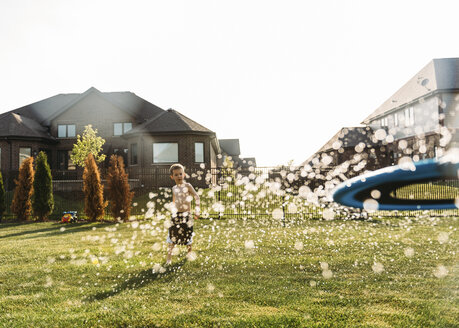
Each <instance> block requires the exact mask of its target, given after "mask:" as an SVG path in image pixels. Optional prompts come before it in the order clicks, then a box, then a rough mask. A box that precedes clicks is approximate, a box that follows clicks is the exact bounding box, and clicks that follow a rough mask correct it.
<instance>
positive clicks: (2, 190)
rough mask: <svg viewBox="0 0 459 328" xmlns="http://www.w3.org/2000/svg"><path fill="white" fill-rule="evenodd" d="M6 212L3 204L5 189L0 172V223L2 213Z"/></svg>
mask: <svg viewBox="0 0 459 328" xmlns="http://www.w3.org/2000/svg"><path fill="white" fill-rule="evenodd" d="M5 211H6V203H5V188H4V187H3V177H2V172H1V171H0V221H1V220H2V217H3V213H5Z"/></svg>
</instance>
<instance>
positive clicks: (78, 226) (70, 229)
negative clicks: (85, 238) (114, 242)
mask: <svg viewBox="0 0 459 328" xmlns="http://www.w3.org/2000/svg"><path fill="white" fill-rule="evenodd" d="M33 223H36V222H26V223H17V224H11V225H10V224H8V227H15V226H23V225H26V224H33ZM93 223H94V222H81V223H72V224H71V225H64V224H61V223H58V222H56V223H54V224H53V225H52V227H49V228H43V229H34V230H27V231H21V232H16V233H11V234H8V235H4V236H0V239H4V238H12V237H19V236H28V237H27V238H26V239H32V238H41V237H50V236H55V235H63V234H68V233H75V232H81V231H86V230H90V229H92V228H93V227H98V226H99V225H103V226H106V225H109V224H111V223H100V224H98V225H92V224H93ZM113 224H116V222H114V223H113ZM61 228H65V230H64V231H61ZM43 232H46V233H44V234H42V233H43ZM34 234H38V235H34Z"/></svg>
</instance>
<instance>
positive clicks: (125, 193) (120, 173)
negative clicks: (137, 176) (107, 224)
mask: <svg viewBox="0 0 459 328" xmlns="http://www.w3.org/2000/svg"><path fill="white" fill-rule="evenodd" d="M107 192H108V199H109V201H110V205H111V206H110V211H111V213H112V215H113V217H114V218H120V219H121V220H123V221H126V220H127V219H129V215H130V213H131V201H132V197H134V192H131V191H130V189H129V182H128V174H127V173H126V171H125V170H124V162H123V157H121V156H117V155H112V156H110V166H109V167H108V172H107Z"/></svg>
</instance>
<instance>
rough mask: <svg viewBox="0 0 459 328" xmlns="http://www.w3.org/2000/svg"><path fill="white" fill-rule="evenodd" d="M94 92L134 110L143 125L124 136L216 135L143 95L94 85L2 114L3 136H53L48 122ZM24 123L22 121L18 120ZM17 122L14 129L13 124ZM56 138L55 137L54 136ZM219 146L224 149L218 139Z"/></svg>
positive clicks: (136, 118)
mask: <svg viewBox="0 0 459 328" xmlns="http://www.w3.org/2000/svg"><path fill="white" fill-rule="evenodd" d="M90 94H97V95H98V96H100V97H102V98H104V99H105V100H106V101H108V102H110V103H111V104H113V105H114V106H115V107H117V108H119V109H121V110H123V111H125V112H127V113H128V114H130V115H131V116H132V117H133V118H134V119H135V120H136V121H137V122H136V123H138V124H139V125H137V126H135V127H134V128H133V129H132V130H130V131H129V132H128V133H126V134H124V135H123V136H129V135H133V134H137V133H160V134H161V133H191V134H206V135H214V136H215V132H213V131H211V130H209V129H207V128H206V127H204V126H202V125H201V124H199V123H197V122H195V121H193V120H192V119H190V118H188V117H186V116H185V115H183V114H181V113H179V112H178V111H176V110H174V109H169V110H167V111H165V110H163V109H161V108H160V107H158V106H156V105H153V104H152V103H150V102H148V101H146V100H144V99H142V98H140V97H139V96H137V95H136V94H134V93H132V92H100V91H99V90H97V89H96V88H94V87H91V88H89V89H88V90H86V91H85V92H83V93H81V94H79V93H72V94H59V95H56V96H53V97H50V98H47V99H44V100H41V101H38V102H36V103H33V104H30V105H27V106H24V107H20V108H18V109H15V110H11V111H9V112H6V113H3V114H0V122H1V124H2V125H0V129H1V133H0V136H3V137H6V136H26V137H40V138H44V137H46V138H52V137H51V136H50V135H49V134H48V133H47V128H46V126H49V125H50V124H51V121H52V120H53V119H54V118H56V117H58V116H59V115H60V114H62V113H64V112H65V111H66V110H68V109H70V108H72V107H73V106H74V105H75V104H77V103H78V102H79V101H81V100H83V99H84V98H86V97H87V96H89V95H90ZM19 121H21V122H22V123H21V124H19V123H18V122H19ZM18 124H19V125H18ZM10 125H11V126H15V125H18V126H17V129H14V128H12V129H10V128H8V127H9V126H10ZM52 139H53V140H55V139H54V138H52ZM216 149H218V150H219V149H220V148H219V145H218V142H217V143H216Z"/></svg>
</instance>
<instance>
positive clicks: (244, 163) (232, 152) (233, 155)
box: [218, 139, 257, 169]
mask: <svg viewBox="0 0 459 328" xmlns="http://www.w3.org/2000/svg"><path fill="white" fill-rule="evenodd" d="M218 142H219V144H220V148H221V151H222V156H223V162H225V159H226V158H228V159H230V160H231V161H232V162H233V163H234V168H236V169H237V168H247V169H248V168H249V167H251V166H252V167H256V166H257V162H256V159H255V158H254V157H247V158H241V157H240V155H241V147H240V145H239V139H219V140H218Z"/></svg>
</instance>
